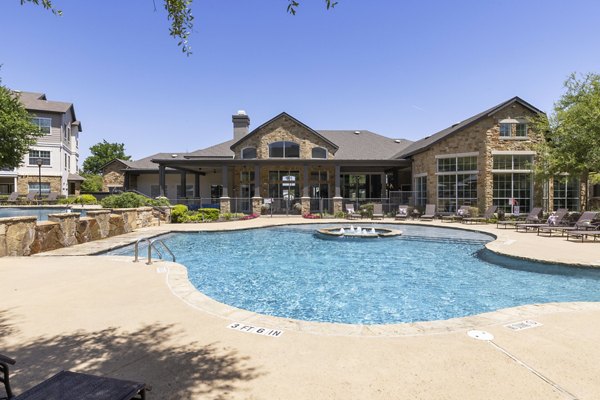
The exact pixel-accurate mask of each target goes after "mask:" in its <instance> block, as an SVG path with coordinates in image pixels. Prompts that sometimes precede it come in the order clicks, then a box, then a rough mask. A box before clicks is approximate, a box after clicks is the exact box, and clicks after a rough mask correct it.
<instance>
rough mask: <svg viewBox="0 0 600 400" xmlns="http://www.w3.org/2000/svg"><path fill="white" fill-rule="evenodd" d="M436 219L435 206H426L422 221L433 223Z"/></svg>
mask: <svg viewBox="0 0 600 400" xmlns="http://www.w3.org/2000/svg"><path fill="white" fill-rule="evenodd" d="M434 218H435V204H427V205H425V212H424V213H423V215H421V219H422V220H423V219H424V220H429V221H432V220H433V219H434Z"/></svg>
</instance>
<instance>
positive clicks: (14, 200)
mask: <svg viewBox="0 0 600 400" xmlns="http://www.w3.org/2000/svg"><path fill="white" fill-rule="evenodd" d="M18 200H19V193H18V192H12V193H11V194H10V195H9V196H8V198H7V199H6V204H17V201H18Z"/></svg>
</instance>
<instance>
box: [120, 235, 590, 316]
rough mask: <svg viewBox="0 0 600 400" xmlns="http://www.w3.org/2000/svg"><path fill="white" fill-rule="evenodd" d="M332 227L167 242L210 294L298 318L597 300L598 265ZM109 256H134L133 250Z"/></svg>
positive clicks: (460, 238)
mask: <svg viewBox="0 0 600 400" xmlns="http://www.w3.org/2000/svg"><path fill="white" fill-rule="evenodd" d="M327 226H331V225H329V224H327V225H325V224H324V225H320V224H317V225H301V226H284V227H274V228H265V229H260V230H249V231H234V232H216V233H181V234H171V235H168V236H166V237H165V242H166V243H167V245H168V246H169V247H170V248H171V249H172V250H173V251H174V253H175V254H176V256H177V261H178V262H180V263H182V264H184V265H185V266H186V267H187V268H188V274H189V279H190V281H191V282H192V284H193V285H194V286H196V288H198V289H199V290H200V291H202V292H203V293H205V294H206V295H208V296H210V297H212V298H214V299H215V300H217V301H220V302H222V303H225V304H229V305H231V306H235V307H238V308H242V309H246V310H250V311H255V312H258V313H262V314H268V315H274V316H279V317H286V318H293V319H301V320H308V321H323V322H343V323H361V324H389V323H400V322H415V321H430V320H440V319H448V318H453V317H462V316H467V315H474V314H479V313H483V312H487V311H494V310H498V309H501V308H507V307H513V306H518V305H523V304H532V303H547V302H565V301H600V271H597V270H588V269H581V268H571V267H565V266H560V265H548V264H542V263H533V262H527V261H523V260H517V259H513V258H507V257H503V256H498V255H495V254H493V253H491V252H489V251H487V250H484V247H483V246H484V244H485V243H486V242H488V241H490V240H492V238H491V237H490V236H488V235H486V234H483V233H478V232H472V231H463V230H457V229H448V228H437V227H430V226H417V225H401V226H400V229H401V230H402V231H403V235H402V236H399V237H393V238H380V239H366V240H361V239H333V240H332V239H329V240H322V239H320V238H319V237H318V236H317V235H315V234H314V232H315V230H316V229H319V228H322V227H327ZM365 226H366V225H365ZM378 226H382V227H387V228H392V229H394V228H396V229H398V225H378ZM109 254H120V255H125V254H132V248H131V247H126V248H122V249H118V250H116V251H113V252H111V253H109ZM142 254H144V253H142Z"/></svg>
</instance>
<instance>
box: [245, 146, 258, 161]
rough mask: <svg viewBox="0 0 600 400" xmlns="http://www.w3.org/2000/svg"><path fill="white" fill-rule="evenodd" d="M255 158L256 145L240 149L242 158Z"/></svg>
mask: <svg viewBox="0 0 600 400" xmlns="http://www.w3.org/2000/svg"><path fill="white" fill-rule="evenodd" d="M253 158H256V147H246V148H245V149H242V159H244V160H250V159H253Z"/></svg>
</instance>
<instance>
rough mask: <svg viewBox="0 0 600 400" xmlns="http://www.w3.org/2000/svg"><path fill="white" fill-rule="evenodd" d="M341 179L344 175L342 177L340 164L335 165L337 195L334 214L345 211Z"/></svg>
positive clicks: (334, 202)
mask: <svg viewBox="0 0 600 400" xmlns="http://www.w3.org/2000/svg"><path fill="white" fill-rule="evenodd" d="M341 181H342V177H341V168H340V166H339V165H336V166H335V196H334V197H333V214H334V215H335V214H338V213H341V212H343V211H344V210H343V205H342V201H343V199H342V191H341V189H340V186H341Z"/></svg>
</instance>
